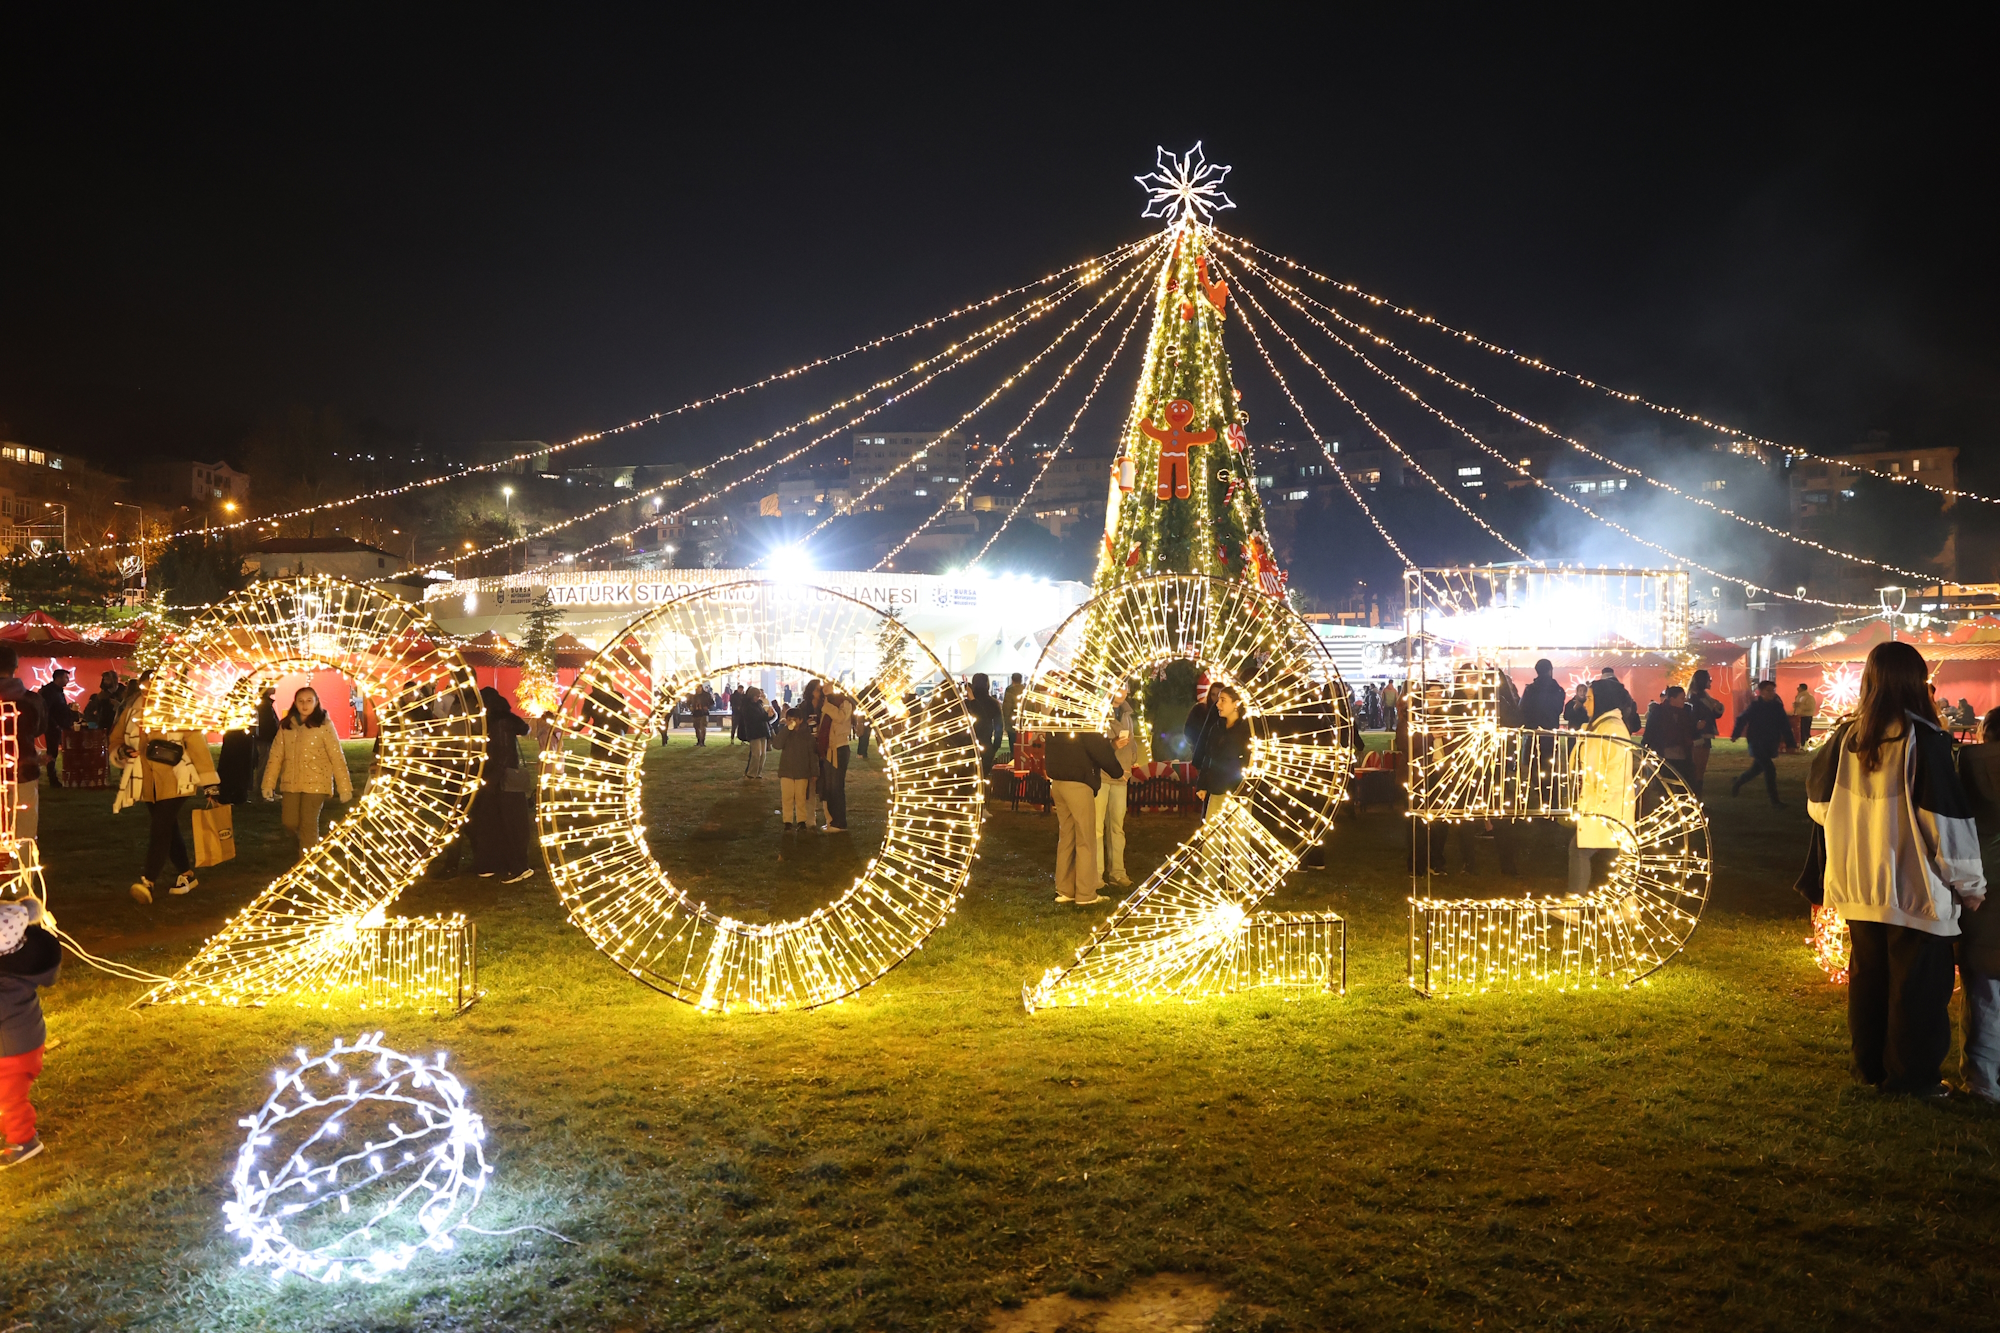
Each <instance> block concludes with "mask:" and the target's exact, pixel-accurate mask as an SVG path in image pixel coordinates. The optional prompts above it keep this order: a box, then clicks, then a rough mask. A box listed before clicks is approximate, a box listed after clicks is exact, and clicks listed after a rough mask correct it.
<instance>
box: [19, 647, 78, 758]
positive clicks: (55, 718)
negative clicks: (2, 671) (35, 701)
mask: <svg viewBox="0 0 2000 1333" xmlns="http://www.w3.org/2000/svg"><path fill="white" fill-rule="evenodd" d="M35 693H36V694H39V695H40V696H41V697H42V748H43V749H44V750H45V751H46V752H47V753H48V756H49V762H48V770H49V785H50V786H51V787H60V786H62V779H61V778H59V777H57V776H56V759H57V758H58V757H59V756H60V755H61V754H62V741H63V736H64V734H66V733H67V732H69V731H70V730H71V729H72V728H73V727H75V726H76V709H75V708H74V707H72V706H71V705H70V701H69V668H68V667H57V668H56V669H55V670H54V671H53V672H51V673H50V675H49V681H48V684H46V685H44V686H42V687H41V688H40V689H39V690H36V691H35ZM24 739H25V738H24Z"/></svg>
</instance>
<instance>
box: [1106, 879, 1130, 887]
mask: <svg viewBox="0 0 2000 1333" xmlns="http://www.w3.org/2000/svg"><path fill="white" fill-rule="evenodd" d="M1105 882H1106V883H1107V884H1110V885H1111V886H1112V887H1113V888H1119V889H1129V888H1131V887H1132V881H1131V880H1129V879H1113V880H1106V881H1105Z"/></svg>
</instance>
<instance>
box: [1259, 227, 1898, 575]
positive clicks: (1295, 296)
mask: <svg viewBox="0 0 2000 1333" xmlns="http://www.w3.org/2000/svg"><path fill="white" fill-rule="evenodd" d="M1236 257H1237V258H1238V259H1239V260H1240V261H1241V262H1243V263H1244V266H1245V269H1246V270H1247V271H1249V272H1251V273H1254V274H1255V275H1256V276H1257V277H1258V278H1259V280H1261V281H1263V282H1264V283H1265V284H1266V285H1267V286H1268V288H1269V289H1270V290H1271V291H1272V292H1273V293H1274V294H1276V295H1277V296H1279V297H1280V298H1281V299H1283V300H1285V301H1286V302H1287V303H1288V304H1289V305H1291V307H1292V308H1293V309H1295V310H1297V311H1298V312H1299V313H1300V314H1301V315H1303V316H1304V317H1305V319H1306V320H1307V322H1308V323H1310V324H1312V325H1313V327H1314V328H1316V329H1318V330H1319V331H1320V332H1321V333H1324V334H1325V335H1326V336H1327V337H1328V338H1330V339H1332V340H1333V341H1334V342H1335V343H1336V344H1338V345H1339V346H1340V347H1341V348H1342V349H1343V350H1345V351H1346V352H1348V353H1349V354H1350V355H1352V356H1353V357H1354V358H1355V359H1356V360H1358V361H1360V362H1361V364H1362V365H1364V366H1366V367H1367V368H1368V369H1369V370H1371V371H1373V372H1375V374H1376V375H1378V376H1379V377H1381V378H1382V379H1383V380H1385V381H1386V382H1387V383H1389V384H1390V385H1391V386H1392V387H1394V388H1395V389H1397V390H1398V391H1399V392H1401V393H1402V394H1403V395H1404V396H1405V397H1407V398H1409V399H1411V400H1412V401H1414V402H1417V403H1419V404H1420V405H1422V406H1424V407H1425V408H1428V407H1429V406H1430V404H1429V403H1428V402H1427V401H1425V400H1424V399H1423V398H1421V397H1420V396H1419V395H1418V394H1417V393H1416V392H1415V391H1414V390H1412V389H1411V388H1410V387H1409V386H1408V385H1406V384H1404V383H1403V382H1402V381H1401V380H1400V379H1398V378H1397V377H1396V376H1394V375H1392V374H1390V373H1389V372H1387V371H1385V370H1384V369H1383V368H1382V367H1381V366H1379V365H1377V364H1376V363H1375V362H1374V361H1373V360H1372V359H1370V358H1369V357H1368V356H1367V355H1366V354H1365V353H1363V352H1362V351H1361V350H1360V349H1359V348H1357V347H1355V346H1354V345H1353V344H1352V343H1350V342H1349V341H1348V340H1347V339H1345V338H1343V337H1341V336H1340V334H1339V333H1337V332H1335V331H1334V330H1333V329H1331V328H1328V327H1327V326H1326V324H1325V323H1323V322H1322V321H1321V320H1320V319H1318V318H1317V317H1316V316H1315V315H1314V314H1313V310H1314V309H1317V310H1320V311H1323V312H1324V313H1325V314H1327V315H1328V316H1330V317H1331V318H1332V319H1334V320H1335V321H1337V322H1339V323H1341V324H1344V325H1346V326H1347V327H1349V328H1351V329H1353V330H1354V331H1355V332H1357V333H1358V334H1360V335H1361V336H1363V337H1366V338H1368V339H1369V340H1370V341H1372V342H1374V343H1376V344H1377V345H1378V346H1381V347H1383V348H1386V349H1388V350H1389V351H1391V352H1394V353H1395V354H1396V355H1398V356H1400V357H1402V358H1403V359H1404V360H1406V361H1408V362H1409V363H1410V364H1411V365H1413V366H1415V367H1417V368H1418V369H1419V370H1421V371H1423V372H1424V373H1425V374H1427V375H1431V376H1434V377H1436V378H1437V379H1438V380H1440V381H1441V382H1442V383H1444V384H1446V385H1448V386H1450V387H1451V388H1454V389H1457V390H1458V391H1460V392H1461V393H1464V394H1467V395H1468V396H1470V397H1472V398H1475V399H1477V400H1479V401H1480V402H1483V403H1485V404H1487V405H1488V406H1490V407H1492V408H1493V409H1494V410H1495V411H1497V412H1500V413H1501V414H1502V415H1504V416H1507V417H1509V418H1511V419H1512V420H1514V421H1516V422H1518V423H1520V424H1521V425H1523V426H1526V427H1528V428H1529V429H1531V430H1534V431H1536V432H1538V433H1539V434H1541V435H1544V436H1546V437H1547V438H1549V439H1552V440H1555V441H1557V442H1559V443H1561V444H1565V445H1567V446H1569V447H1570V448H1572V449H1574V450H1576V451H1577V452H1578V453H1580V454H1582V455H1584V456H1585V457H1587V458H1589V459H1591V460H1592V461H1594V462H1598V463H1602V464H1603V465H1604V466H1606V467H1609V468H1611V469H1612V470H1614V471H1617V472H1621V473H1624V474H1625V475H1626V476H1630V477H1637V478H1639V479H1640V480H1642V481H1644V482H1645V483H1646V484H1648V485H1650V486H1652V487H1654V488H1656V489H1658V490H1662V491H1665V492H1667V493H1668V494H1669V495H1672V496H1674V497H1675V498H1676V499H1680V500H1685V501H1686V502H1688V503H1689V504H1693V505H1699V506H1701V507H1702V508H1705V509H1708V510H1710V511H1712V512H1714V513H1717V514H1721V515H1722V516H1724V517H1725V518H1729V519H1733V520H1734V521H1736V522H1738V523H1741V524H1743V525H1745V526H1746V527H1752V528H1755V529H1757V530H1758V531H1760V532H1762V533H1764V534H1766V535H1767V536H1772V537H1779V538H1782V539H1784V540H1786V541H1789V542H1791V543H1793V544H1794V545H1798V546H1804V547H1807V548H1809V549H1811V550H1814V551H1818V552H1820V553H1821V554H1824V555H1830V556H1834V557H1836V558H1838V559H1841V560H1846V561H1850V562H1852V563H1854V564H1861V565H1869V566H1872V567H1873V568H1876V569H1880V570H1884V571H1886V572H1888V573H1891V574H1895V575H1897V576H1899V577H1902V578H1908V579H1912V580H1914V581H1916V582H1919V583H1924V582H1934V581H1935V579H1936V576H1935V575H1934V574H1924V573H1921V572H1919V571H1917V570H1913V569H1904V568H1902V567H1901V566H1899V565H1892V564H1888V563H1885V562H1883V561H1880V560H1874V559H1870V558H1869V557H1867V556H1863V555H1857V554H1855V553H1854V552H1852V551H1844V550H1841V549H1840V548H1839V547H1836V546H1830V545H1828V544H1827V543H1825V542H1821V541H1815V540H1814V539H1812V538H1810V537H1802V536H1800V535H1798V534H1797V533H1794V532H1789V531H1787V530H1786V529H1784V528H1780V527H1778V526H1776V525H1774V524H1771V523H1766V522H1764V521H1763V520H1761V519H1757V518H1753V517H1751V516H1750V515H1748V514H1743V513H1739V512H1737V511H1736V510H1734V509H1730V508H1727V507H1726V506H1723V505H1719V504H1717V503H1716V502H1715V501H1713V500H1709V499H1706V498H1705V497H1703V496H1699V495H1694V494H1691V493H1689V492H1687V491H1684V490H1682V489H1681V488H1680V487H1678V486H1675V485H1673V484H1672V483H1671V482H1667V481H1663V480H1661V479H1660V478H1658V477H1655V476H1652V475H1650V474H1649V473H1647V472H1645V471H1643V470H1642V469H1639V468H1635V467H1632V466H1630V465H1629V464H1626V463H1621V462H1619V461H1618V460H1617V459H1615V458H1611V457H1609V456H1608V455H1606V454H1603V453H1600V452H1599V451H1598V450H1596V449H1593V448H1591V447H1590V446H1589V445H1587V444H1585V443H1584V442H1583V441H1581V440H1579V439H1576V438H1575V437H1574V436H1571V435H1566V434H1564V433H1563V432H1562V431H1559V430H1557V429H1556V428H1554V427H1553V426H1550V425H1547V424H1546V423H1544V422H1541V421H1537V420H1535V419H1534V418H1533V417H1530V416H1528V415H1526V414H1525V413H1522V412H1519V411H1516V410H1515V409H1514V408H1512V407H1509V406H1508V405H1507V404H1505V403H1502V402H1500V401H1499V400H1497V399H1495V398H1493V397H1492V396H1491V395H1489V394H1487V393H1485V392H1483V391H1482V390H1480V389H1479V388H1477V387H1475V386H1474V385H1471V384H1467V383H1466V382H1465V381H1463V380H1461V379H1458V378H1457V377H1455V376H1453V375H1452V374H1450V373H1449V372H1447V371H1444V370H1441V369H1439V368H1438V367H1436V366H1434V365H1432V364H1431V363H1430V362H1428V361H1425V360H1423V359H1422V358H1421V357H1419V356H1417V355H1416V354H1415V353H1413V352H1410V351H1408V350H1407V349H1405V348H1403V347H1401V346H1399V345H1397V344H1396V343H1394V342H1391V341H1390V340H1389V339H1387V338H1385V337H1383V336H1382V335H1380V334H1379V333H1376V332H1374V331H1373V330H1371V329H1368V328H1367V327H1365V326H1363V325H1361V324H1359V323H1357V322H1355V321H1354V320H1351V319H1349V318H1347V316H1345V315H1343V314H1342V313H1341V312H1340V311H1338V310H1336V309H1334V308H1333V307H1332V306H1330V305H1327V304H1326V303H1324V302H1322V301H1317V300H1314V299H1313V297H1312V296H1311V295H1310V294H1308V293H1306V292H1303V291H1301V290H1300V289H1299V288H1298V287H1297V286H1296V285H1294V284H1292V283H1289V282H1286V281H1285V280H1284V279H1283V278H1282V277H1280V276H1279V275H1277V274H1275V273H1273V272H1271V271H1270V269H1269V268H1268V267H1267V266H1265V265H1262V264H1259V263H1257V262H1256V260H1255V259H1254V257H1251V256H1247V255H1244V254H1242V253H1240V252H1239V253H1238V254H1237V256H1236ZM1308 307H1311V308H1310V309H1309V308H1308ZM1301 355H1303V353H1302V354H1301ZM1336 391H1337V390H1336ZM1343 398H1344V395H1343ZM1350 406H1352V404H1350ZM1356 411H1357V413H1359V411H1360V409H1358V408H1357V409H1356ZM1363 415H1364V419H1365V414H1363ZM1399 452H1400V451H1399ZM1433 484H1434V485H1435V484H1436V483H1435V482H1433Z"/></svg>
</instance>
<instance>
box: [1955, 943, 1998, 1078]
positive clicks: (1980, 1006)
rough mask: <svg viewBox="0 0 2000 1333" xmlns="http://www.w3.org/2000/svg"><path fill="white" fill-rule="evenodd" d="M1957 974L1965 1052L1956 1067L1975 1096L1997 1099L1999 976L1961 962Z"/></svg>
mask: <svg viewBox="0 0 2000 1333" xmlns="http://www.w3.org/2000/svg"><path fill="white" fill-rule="evenodd" d="M1980 910H1981V911H1982V912H1985V911H1991V910H1992V907H1991V905H1990V904H1989V905H1988V906H1985V907H1982V908H1980ZM1958 977H1959V982H1960V984H1961V985H1963V986H1964V987H1965V1054H1964V1056H1963V1057H1962V1059H1961V1060H1960V1063H1959V1066H1958V1071H1959V1073H1960V1074H1961V1075H1962V1076H1963V1077H1964V1079H1965V1086H1966V1089H1967V1090H1968V1091H1970V1092H1971V1093H1972V1094H1973V1095H1974V1096H1975V1097H1984V1098H1987V1099H1988V1100H2000V977H1996V976H1987V975H1986V974H1984V973H1982V972H1981V971H1980V970H1979V969H1978V968H1974V967H1966V966H1965V965H1963V964H1960V966H1959V969H1958Z"/></svg>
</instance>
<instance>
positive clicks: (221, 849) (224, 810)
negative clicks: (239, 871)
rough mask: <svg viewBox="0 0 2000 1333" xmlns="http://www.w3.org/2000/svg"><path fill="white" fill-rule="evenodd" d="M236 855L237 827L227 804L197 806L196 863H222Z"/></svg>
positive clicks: (195, 817)
mask: <svg viewBox="0 0 2000 1333" xmlns="http://www.w3.org/2000/svg"><path fill="white" fill-rule="evenodd" d="M235 855H236V829H235V824H234V821H233V820H232V819H231V817H230V808H229V807H228V806H226V805H210V806H202V807H197V808H196V810H195V812H194V863H195V864H196V865H197V866H213V865H220V864H222V863H223V862H224V861H227V860H229V859H230V858H231V857H233V856H235Z"/></svg>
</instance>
